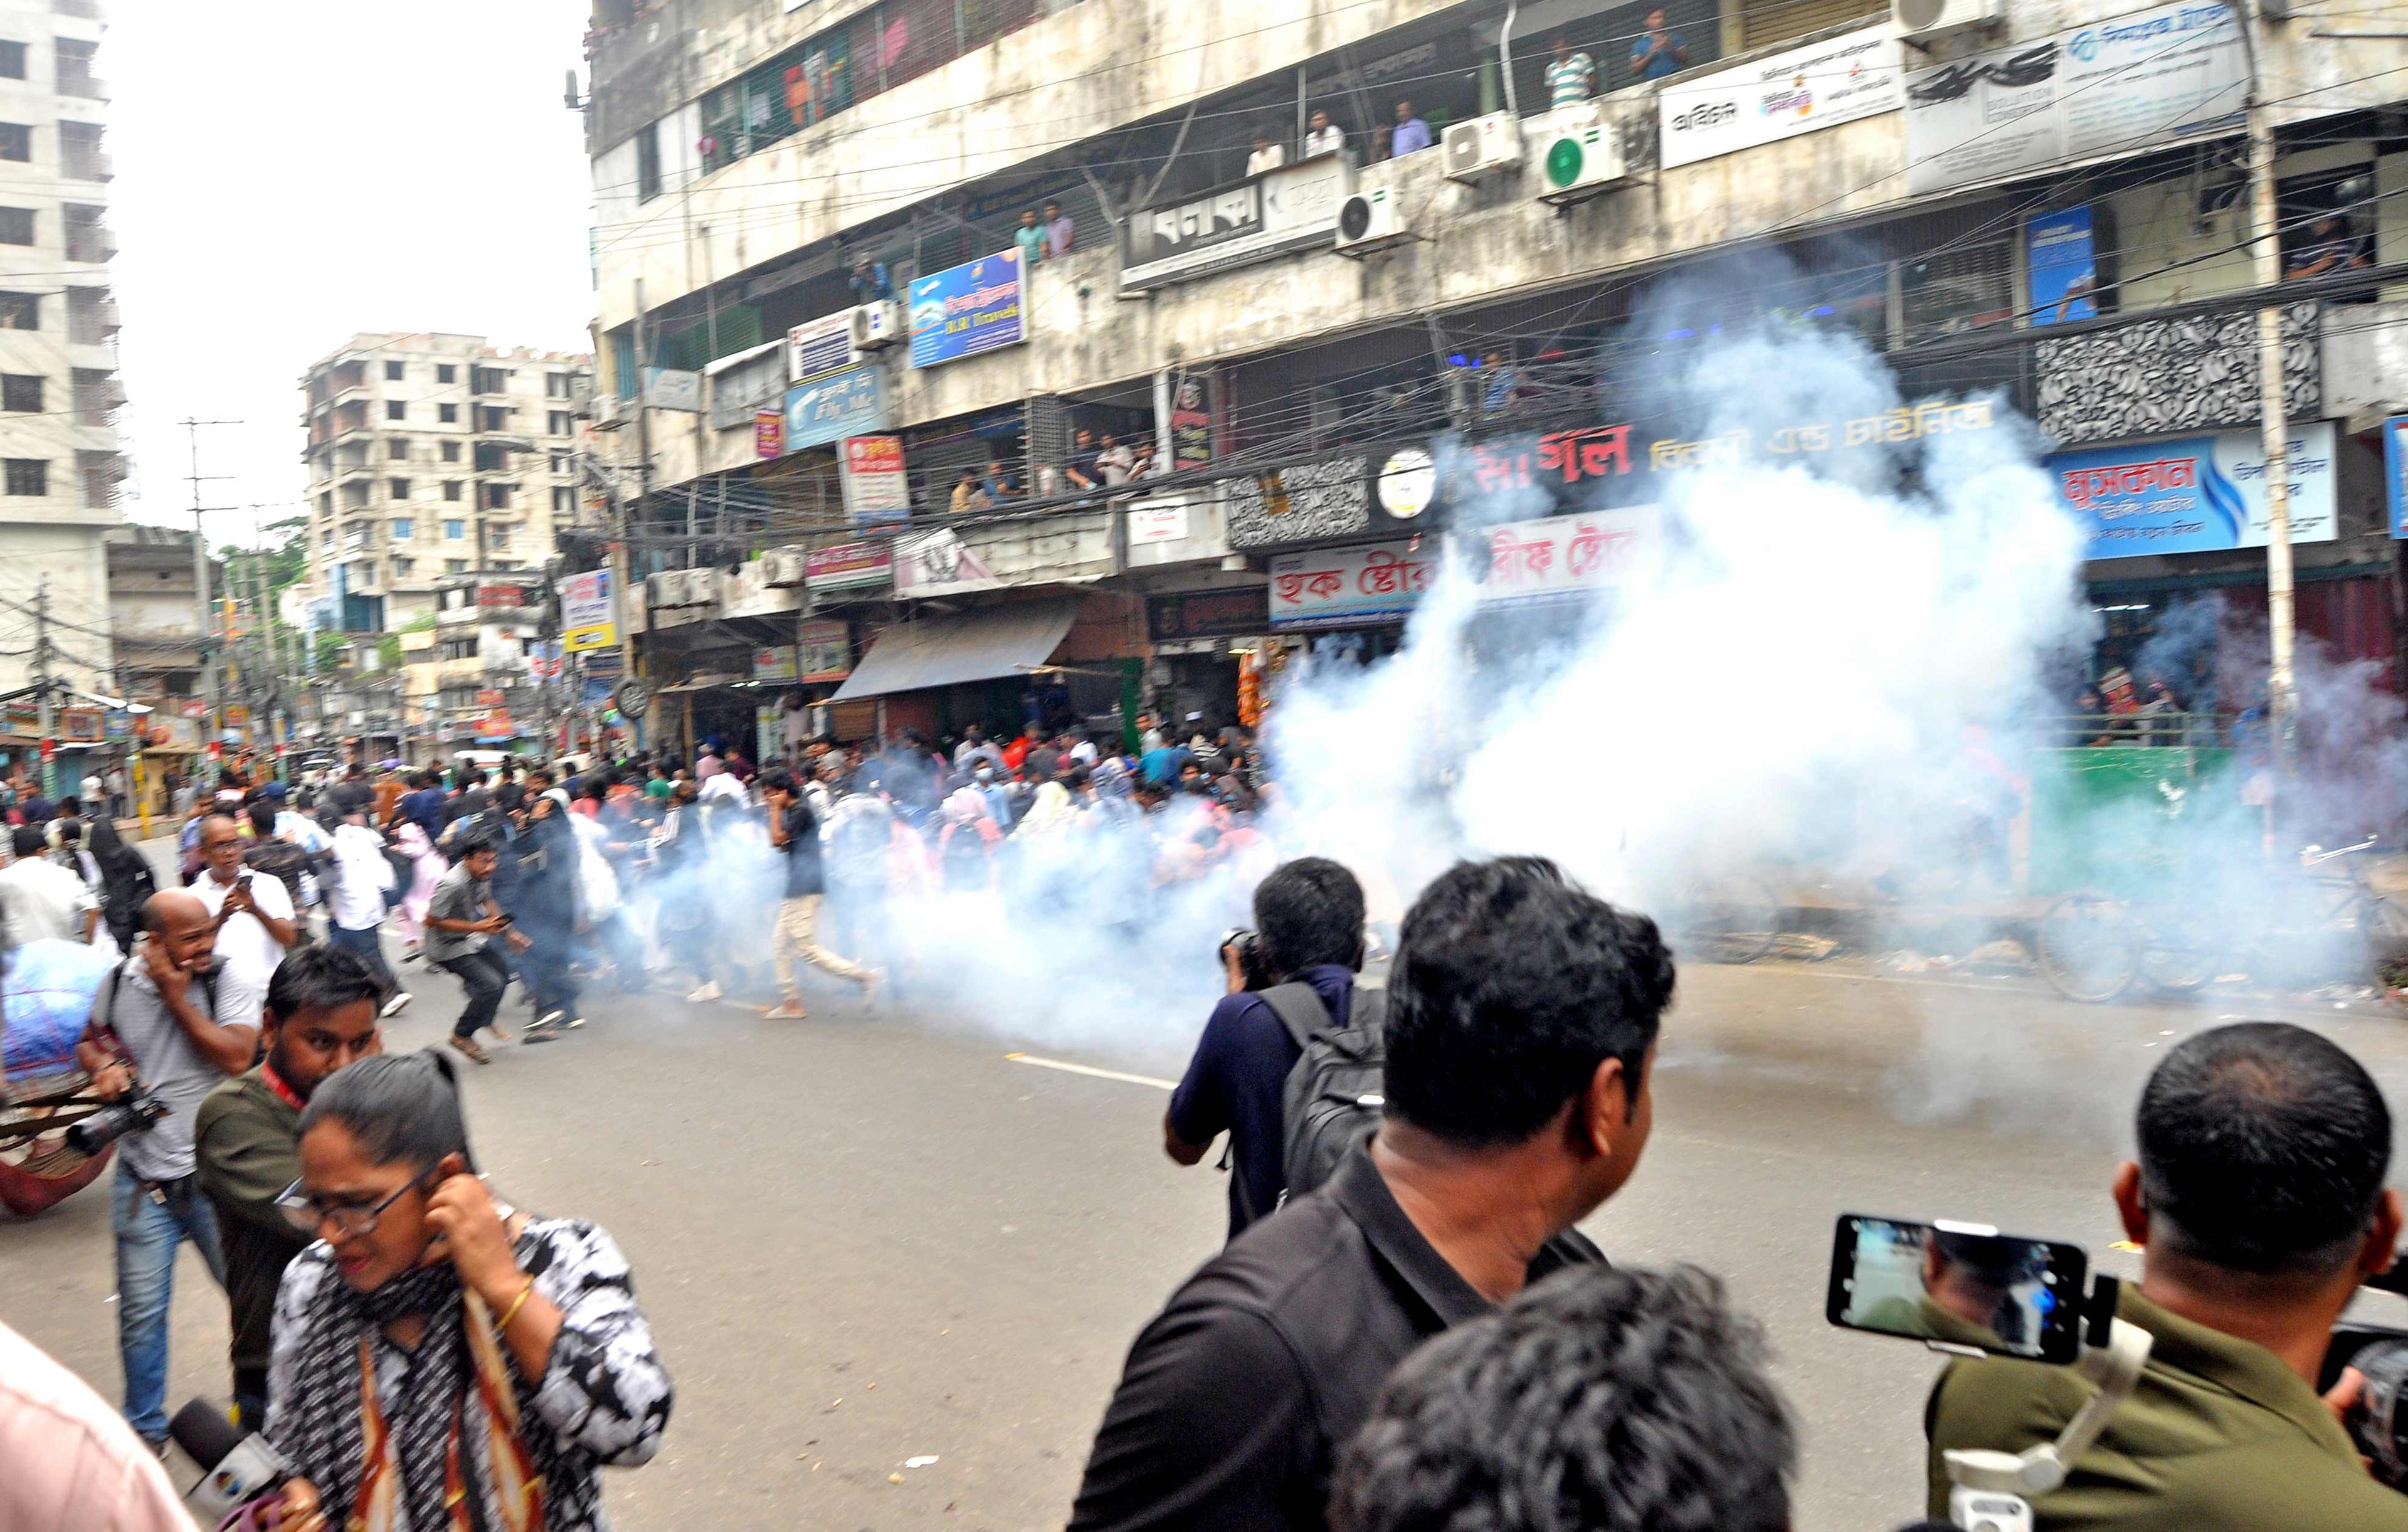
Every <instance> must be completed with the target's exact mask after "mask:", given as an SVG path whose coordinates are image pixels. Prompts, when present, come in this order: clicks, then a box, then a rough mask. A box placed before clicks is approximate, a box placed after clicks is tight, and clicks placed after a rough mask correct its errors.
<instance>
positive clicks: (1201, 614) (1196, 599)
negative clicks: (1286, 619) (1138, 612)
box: [1145, 585, 1271, 644]
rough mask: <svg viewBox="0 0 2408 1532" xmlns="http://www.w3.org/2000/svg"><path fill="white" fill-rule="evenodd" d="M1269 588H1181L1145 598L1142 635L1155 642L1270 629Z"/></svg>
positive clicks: (1248, 634) (1245, 634)
mask: <svg viewBox="0 0 2408 1532" xmlns="http://www.w3.org/2000/svg"><path fill="white" fill-rule="evenodd" d="M1270 623H1271V607H1270V591H1269V587H1267V586H1263V585H1240V586H1237V587H1235V588H1233V589H1230V590H1226V591H1181V592H1177V593H1175V594H1170V595H1150V596H1148V597H1146V600H1145V629H1146V636H1147V637H1149V638H1151V639H1152V640H1153V641H1154V642H1155V643H1158V644H1159V643H1173V642H1176V641H1178V640H1180V639H1183V638H1244V637H1252V636H1254V635H1255V634H1258V633H1268V632H1269V631H1270Z"/></svg>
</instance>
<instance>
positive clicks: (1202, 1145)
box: [1162, 856, 1363, 1239]
mask: <svg viewBox="0 0 2408 1532" xmlns="http://www.w3.org/2000/svg"><path fill="white" fill-rule="evenodd" d="M1254 927H1255V928H1254V930H1253V931H1237V932H1232V933H1231V934H1230V936H1229V938H1227V940H1226V941H1225V942H1224V944H1223V946H1222V949H1221V959H1222V962H1223V964H1224V965H1225V966H1226V968H1227V971H1228V978H1229V992H1228V994H1227V995H1225V996H1224V997H1223V998H1222V1000H1221V1001H1220V1003H1219V1004H1218V1005H1215V1006H1214V1007H1213V1008H1212V1014H1211V1018H1210V1019H1209V1020H1207V1021H1206V1022H1205V1024H1204V1035H1203V1036H1202V1037H1201V1038H1197V1042H1196V1053H1195V1056H1194V1057H1193V1058H1191V1059H1190V1060H1189V1061H1188V1064H1187V1073H1186V1075H1185V1076H1184V1077H1183V1079H1181V1081H1180V1082H1179V1089H1178V1090H1177V1091H1176V1092H1174V1093H1173V1094H1172V1095H1171V1097H1170V1110H1168V1111H1167V1112H1166V1113H1164V1114H1163V1120H1162V1138H1163V1149H1164V1151H1165V1152H1166V1153H1168V1154H1169V1155H1170V1157H1171V1158H1172V1159H1174V1160H1176V1161H1178V1162H1179V1163H1180V1164H1181V1165H1194V1164H1196V1163H1197V1161H1199V1160H1201V1159H1203V1157H1204V1155H1205V1153H1206V1151H1208V1150H1210V1149H1211V1146H1212V1140H1213V1139H1214V1138H1217V1137H1219V1136H1220V1135H1221V1134H1223V1133H1226V1134H1228V1135H1229V1149H1230V1158H1231V1160H1232V1161H1233V1162H1234V1167H1233V1168H1232V1169H1231V1170H1230V1172H1229V1238H1232V1239H1235V1238H1238V1236H1239V1235H1240V1234H1243V1233H1244V1232H1245V1231H1246V1226H1247V1225H1248V1224H1253V1223H1254V1222H1255V1221H1256V1220H1258V1219H1263V1218H1268V1217H1269V1216H1270V1213H1271V1210H1273V1209H1274V1208H1277V1207H1278V1206H1279V1201H1280V1194H1281V1193H1282V1192H1283V1191H1284V1190H1285V1189H1286V1184H1287V1182H1286V1172H1285V1168H1284V1167H1283V1163H1282V1150H1283V1146H1284V1143H1285V1138H1286V1134H1285V1127H1284V1124H1283V1110H1282V1106H1281V1098H1282V1096H1283V1094H1284V1093H1285V1091H1286V1089H1287V1077H1288V1073H1289V1071H1290V1070H1292V1069H1294V1068H1295V1067H1296V1063H1297V1059H1299V1058H1301V1057H1302V1056H1303V1054H1304V1041H1303V1039H1304V1038H1307V1037H1310V1036H1311V1035H1312V1033H1313V1032H1314V1031H1316V1030H1319V1029H1322V1028H1328V1029H1332V1030H1336V1029H1340V1028H1343V1027H1345V1026H1348V1025H1349V1024H1352V1022H1353V1020H1354V1012H1355V998H1356V995H1355V975H1356V971H1357V970H1358V969H1360V968H1361V967H1362V966H1363V885H1362V884H1361V883H1359V882H1357V881H1355V875H1354V874H1353V873H1351V872H1349V871H1347V870H1346V868H1344V867H1343V866H1340V865H1339V864H1338V863H1335V862H1332V861H1330V860H1329V859H1327V858H1326V857H1320V856H1304V857H1298V858H1297V860H1295V861H1293V862H1287V863H1283V864H1282V865H1281V866H1278V867H1275V868H1273V869H1272V871H1271V874H1270V876H1269V877H1268V878H1265V879H1264V880H1263V881H1262V882H1261V883H1260V884H1259V885H1257V886H1256V888H1255V889H1254Z"/></svg>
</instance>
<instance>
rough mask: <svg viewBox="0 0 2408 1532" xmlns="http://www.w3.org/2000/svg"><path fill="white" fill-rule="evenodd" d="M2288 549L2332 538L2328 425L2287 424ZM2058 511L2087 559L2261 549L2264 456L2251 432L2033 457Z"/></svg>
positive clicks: (2265, 516) (2266, 517) (2266, 518)
mask: <svg viewBox="0 0 2408 1532" xmlns="http://www.w3.org/2000/svg"><path fill="white" fill-rule="evenodd" d="M2284 458H2285V462H2286V465H2287V467H2288V468H2289V474H2288V478H2289V480H2290V486H2291V494H2290V505H2289V513H2290V528H2291V540H2292V541H2293V542H2330V541H2332V540H2333V528H2334V510H2333V427H2332V422H2330V421H2316V422H2310V423H2307V424H2302V425H2298V426H2294V427H2293V428H2292V431H2291V435H2290V438H2289V440H2288V441H2287V442H2286V444H2285V446H2284ZM2043 463H2044V465H2045V466H2046V468H2047V470H2048V473H2049V475H2050V477H2051V478H2053V479H2054V480H2056V481H2057V495H2058V497H2059V499H2061V500H2062V501H2063V502H2064V504H2065V507H2066V508H2067V510H2068V511H2070V512H2071V514H2072V515H2073V516H2074V517H2075V518H2076V519H2077V520H2078V521H2080V522H2081V523H2084V524H2085V526H2087V527H2088V529H2089V532H2090V547H2089V550H2088V551H2087V552H2086V553H2085V555H2084V556H2085V558H2092V559H2120V558H2135V557H2143V556H2146V555H2150V554H2157V553H2197V552H2202V551H2211V550H2216V549H2227V548H2263V547H2265V546H2266V544H2267V540H2268V537H2269V531H2268V526H2269V523H2270V520H2271V512H2270V511H2269V509H2268V507H2267V504H2266V453H2265V450H2264V447H2263V445H2262V444H2261V443H2260V441H2259V439H2258V435H2257V432H2255V431H2222V432H2218V433H2217V434H2216V435H2214V436H2212V437H2177V438H2173V439H2170V440H2162V441H2152V442H2146V443H2141V444H2136V445H2133V446H2128V447H2094V448H2090V449H2088V450H2086V451H2078V452H2057V453H2055V454H2053V455H2051V456H2050V457H2048V458H2046V459H2044V460H2043Z"/></svg>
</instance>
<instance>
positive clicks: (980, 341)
mask: <svg viewBox="0 0 2408 1532" xmlns="http://www.w3.org/2000/svg"><path fill="white" fill-rule="evenodd" d="M1020 276H1021V273H1020V251H1017V250H1007V251H998V252H997V253H996V254H994V255H985V256H981V257H980V258H979V259H977V260H975V261H971V262H968V263H967V264H966V265H957V266H950V267H948V268H946V269H945V270H943V271H939V272H935V273H933V274H931V275H929V276H926V277H914V278H912V279H911V308H910V335H911V365H913V366H915V367H933V366H938V365H942V364H944V363H947V362H958V361H960V360H961V359H962V358H964V357H966V356H976V355H978V354H979V353H980V352H982V351H993V350H995V349H996V347H998V346H1012V345H1017V344H1019V343H1020V342H1021V341H1023V340H1025V339H1027V338H1028V336H1027V331H1026V328H1025V326H1024V324H1023V323H1022V316H1021V311H1020V308H1021V306H1020Z"/></svg>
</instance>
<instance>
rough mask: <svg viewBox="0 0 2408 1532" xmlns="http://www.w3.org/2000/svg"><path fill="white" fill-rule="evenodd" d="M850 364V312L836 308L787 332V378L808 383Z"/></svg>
mask: <svg viewBox="0 0 2408 1532" xmlns="http://www.w3.org/2000/svg"><path fill="white" fill-rule="evenodd" d="M851 365H853V310H852V309H850V308H839V309H838V310H837V311H836V312H835V313H833V314H824V315H822V316H821V317H820V318H818V319H815V320H809V321H806V322H803V323H801V324H797V325H796V326H795V327H794V328H793V329H791V330H789V331H787V332H786V379H787V381H789V382H795V383H807V382H809V381H810V380H811V379H814V378H819V377H824V375H826V374H828V373H831V372H836V371H839V370H840V369H842V368H845V367H849V366H851Z"/></svg>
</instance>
